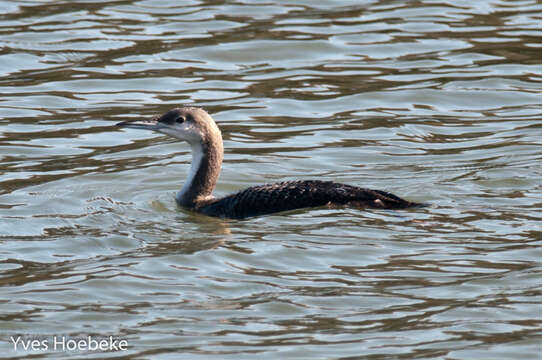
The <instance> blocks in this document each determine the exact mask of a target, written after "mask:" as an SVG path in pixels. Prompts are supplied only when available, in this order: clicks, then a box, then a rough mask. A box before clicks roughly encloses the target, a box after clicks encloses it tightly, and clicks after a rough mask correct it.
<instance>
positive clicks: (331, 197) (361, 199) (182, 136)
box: [117, 107, 423, 219]
mask: <svg viewBox="0 0 542 360" xmlns="http://www.w3.org/2000/svg"><path fill="white" fill-rule="evenodd" d="M117 125H118V126H121V127H127V128H135V129H147V130H153V131H157V132H160V133H163V134H167V135H170V136H173V137H175V138H177V139H179V140H184V141H187V142H188V143H189V144H190V146H191V148H192V164H191V167H190V173H189V175H188V178H187V180H186V182H185V184H184V185H183V187H182V188H181V190H180V191H179V192H178V193H177V196H176V200H177V203H178V204H179V205H180V206H182V207H184V208H188V209H190V210H194V211H197V212H199V213H202V214H205V215H209V216H215V217H221V218H232V219H245V218H249V217H253V216H260V215H266V214H272V213H276V212H281V211H288V210H294V209H301V208H310V207H317V206H325V205H328V206H337V205H348V206H353V207H357V208H364V207H371V208H383V209H404V208H409V207H419V206H423V205H422V204H418V203H414V202H410V201H407V200H404V199H401V198H400V197H398V196H395V195H393V194H391V193H388V192H385V191H381V190H370V189H365V188H361V187H357V186H352V185H347V184H341V183H335V182H331V181H320V180H298V181H286V182H279V183H275V184H265V185H258V186H252V187H249V188H247V189H245V190H242V191H239V192H237V193H234V194H231V195H227V196H225V197H222V198H215V197H214V196H213V195H212V192H213V190H214V188H215V186H216V183H217V180H218V176H219V175H220V168H221V165H222V159H223V154H224V149H223V142H222V135H221V133H220V130H219V128H218V126H217V125H216V123H215V122H214V120H213V119H212V118H211V116H210V115H209V114H208V113H207V112H205V111H204V110H203V109H199V108H192V107H188V108H178V109H173V110H171V111H169V112H167V113H165V114H164V115H162V116H160V117H155V118H153V119H151V120H148V121H125V122H121V123H119V124H117Z"/></svg>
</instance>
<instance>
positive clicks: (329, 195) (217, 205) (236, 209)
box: [198, 180, 417, 219]
mask: <svg viewBox="0 0 542 360" xmlns="http://www.w3.org/2000/svg"><path fill="white" fill-rule="evenodd" d="M327 204H330V205H344V204H349V205H352V206H356V207H375V208H394V209H399V208H406V207H410V206H416V205H417V204H414V203H411V202H408V201H406V200H403V199H401V198H399V197H397V196H395V195H393V194H390V193H387V192H384V191H380V190H369V189H363V188H359V187H356V186H351V185H346V184H340V183H334V182H331V181H318V180H307V181H288V182H281V183H276V184H266V185H259V186H253V187H250V188H248V189H245V190H243V191H240V192H238V193H235V194H232V195H229V196H226V197H224V198H221V199H218V200H217V201H215V202H213V203H210V204H207V205H204V206H202V207H200V208H199V209H198V211H199V212H201V213H204V214H207V215H210V216H218V217H225V218H233V219H244V218H247V217H252V216H259V215H265V214H272V213H276V212H280V211H288V210H294V209H301V208H307V207H317V206H323V205H327Z"/></svg>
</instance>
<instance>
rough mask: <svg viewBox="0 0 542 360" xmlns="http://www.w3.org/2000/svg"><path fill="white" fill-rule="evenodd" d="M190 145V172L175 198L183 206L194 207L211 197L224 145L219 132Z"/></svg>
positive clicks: (218, 173) (218, 172)
mask: <svg viewBox="0 0 542 360" xmlns="http://www.w3.org/2000/svg"><path fill="white" fill-rule="evenodd" d="M190 146H191V147H192V164H191V165H190V173H189V175H188V178H187V179H186V182H185V183H184V185H183V187H182V188H181V190H180V191H179V192H178V193H177V197H176V199H177V203H179V205H181V206H183V207H187V208H196V207H198V205H199V204H202V203H205V202H206V201H208V200H210V199H212V198H213V189H214V188H215V186H216V183H217V181H218V176H219V175H220V168H221V166H222V159H223V157H224V147H223V144H222V136H221V135H220V132H218V134H217V133H215V134H213V136H212V137H209V138H204V139H202V140H201V141H200V142H196V143H193V144H190Z"/></svg>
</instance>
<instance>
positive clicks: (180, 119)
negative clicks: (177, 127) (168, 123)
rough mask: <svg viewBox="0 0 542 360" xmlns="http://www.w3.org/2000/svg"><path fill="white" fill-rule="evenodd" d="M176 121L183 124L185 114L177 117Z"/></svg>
mask: <svg viewBox="0 0 542 360" xmlns="http://www.w3.org/2000/svg"><path fill="white" fill-rule="evenodd" d="M175 122H176V123H177V124H182V123H183V122H184V117H183V116H179V117H178V118H177V120H175Z"/></svg>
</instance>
